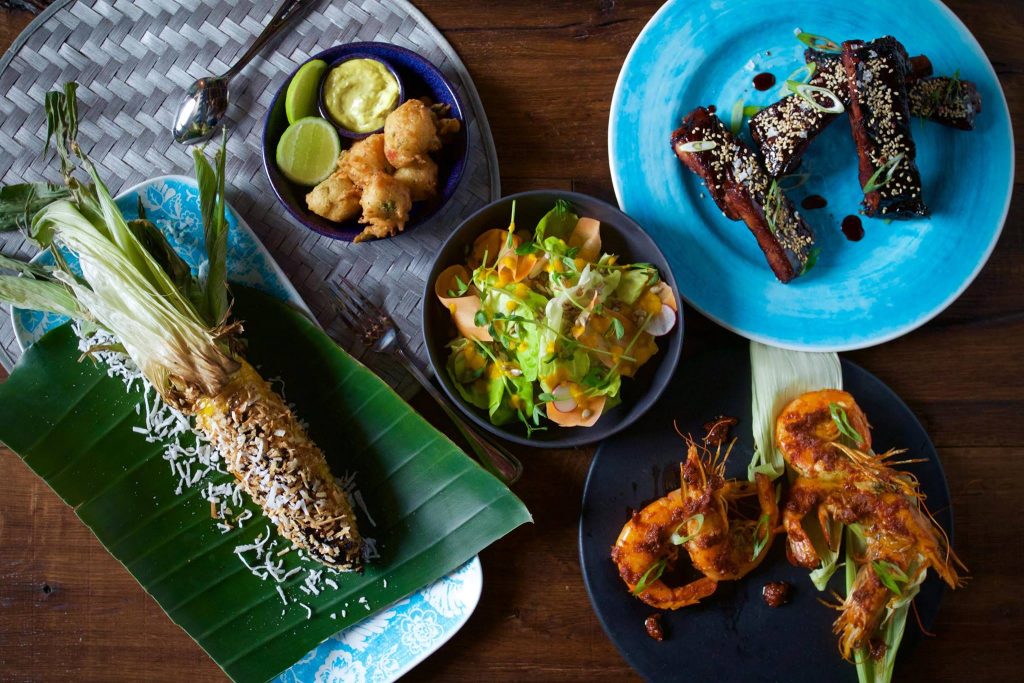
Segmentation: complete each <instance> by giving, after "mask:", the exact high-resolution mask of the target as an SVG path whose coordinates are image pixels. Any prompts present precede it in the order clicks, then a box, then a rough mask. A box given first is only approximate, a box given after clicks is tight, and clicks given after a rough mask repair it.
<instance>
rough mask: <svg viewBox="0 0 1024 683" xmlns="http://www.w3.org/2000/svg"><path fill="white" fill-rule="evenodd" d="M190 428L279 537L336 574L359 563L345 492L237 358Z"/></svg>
mask: <svg viewBox="0 0 1024 683" xmlns="http://www.w3.org/2000/svg"><path fill="white" fill-rule="evenodd" d="M196 409H197V410H196V426H197V427H198V428H199V429H200V430H201V431H202V432H203V433H204V434H205V435H206V436H207V438H209V439H210V441H211V443H213V445H214V446H215V447H216V448H217V450H218V451H219V452H220V454H221V457H223V458H224V464H225V465H226V466H227V468H228V471H229V472H231V473H232V474H234V475H235V477H237V478H238V480H239V482H240V485H241V487H242V488H243V490H245V492H246V493H248V494H249V496H251V497H252V499H253V500H254V501H255V502H256V504H257V505H259V506H260V507H261V508H263V511H264V513H265V514H266V515H267V517H269V518H270V519H271V520H272V521H273V522H274V523H275V524H276V525H277V529H278V531H279V532H280V533H281V535H282V536H284V537H285V538H287V539H288V540H289V541H291V542H292V543H294V544H295V545H297V546H299V547H300V548H302V549H303V550H305V551H306V552H307V553H308V554H309V555H310V557H312V558H313V559H316V560H318V561H319V562H322V563H324V564H325V565H327V566H329V567H332V568H334V569H338V570H341V571H355V570H359V569H361V567H362V539H361V538H360V536H359V531H358V529H357V528H356V518H355V515H354V514H353V513H352V507H351V505H350V503H349V500H348V496H347V495H346V494H345V492H344V491H342V490H341V488H340V487H339V486H338V484H337V482H335V480H334V477H333V476H332V475H331V472H330V469H329V468H328V466H327V461H326V460H325V459H324V455H323V453H322V452H321V450H320V449H319V448H318V447H317V445H316V444H315V443H313V441H312V439H310V438H309V436H308V435H307V434H306V430H305V429H304V428H303V426H302V425H301V424H300V423H299V421H298V419H297V418H296V417H295V415H294V414H293V413H292V411H291V409H289V408H288V406H287V404H285V402H284V400H283V399H282V398H281V396H280V395H278V394H277V393H276V392H275V391H274V390H273V389H272V388H271V386H270V384H269V383H268V382H266V381H265V380H264V379H263V378H262V377H260V375H259V373H258V372H256V370H255V369H254V368H253V367H252V366H251V365H249V364H248V363H246V362H244V361H242V363H241V367H240V369H239V370H238V371H237V372H236V373H235V374H234V375H232V377H231V379H230V381H229V382H228V384H227V385H226V386H225V387H224V388H223V389H222V390H221V392H220V393H219V394H218V395H216V396H214V397H212V398H200V399H199V400H198V401H197V404H196Z"/></svg>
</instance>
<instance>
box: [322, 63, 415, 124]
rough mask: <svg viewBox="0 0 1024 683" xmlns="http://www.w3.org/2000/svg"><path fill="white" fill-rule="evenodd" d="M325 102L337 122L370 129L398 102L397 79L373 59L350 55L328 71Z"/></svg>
mask: <svg viewBox="0 0 1024 683" xmlns="http://www.w3.org/2000/svg"><path fill="white" fill-rule="evenodd" d="M324 104H325V105H326V106H327V111H328V113H330V115H331V118H333V119H334V120H335V122H336V123H338V124H340V125H342V126H344V127H345V128H347V129H348V130H350V131H352V132H354V133H371V132H373V131H375V130H378V129H380V128H382V127H383V126H384V118H385V117H386V116H387V115H388V114H390V113H391V112H392V111H393V110H394V109H395V107H396V106H397V105H398V80H397V79H396V78H395V77H394V76H393V75H392V74H391V72H390V71H388V69H387V67H386V66H384V65H383V64H381V63H380V62H378V61H377V60H375V59H350V60H348V61H345V62H342V63H341V64H339V65H338V66H336V67H334V68H333V69H331V72H330V73H329V74H327V80H326V81H324Z"/></svg>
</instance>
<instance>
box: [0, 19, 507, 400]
mask: <svg viewBox="0 0 1024 683" xmlns="http://www.w3.org/2000/svg"><path fill="white" fill-rule="evenodd" d="M279 1H280V0H251V1H247V2H239V3H234V2H224V1H223V0H134V1H129V0H59V1H58V2H55V3H54V4H53V5H51V6H50V7H49V8H47V9H46V10H45V11H44V12H43V13H42V14H40V15H39V16H38V17H37V18H36V19H35V20H34V21H33V22H32V24H30V25H29V27H28V28H27V29H26V30H25V32H24V33H23V34H21V35H20V36H19V37H18V39H17V40H16V41H15V43H14V45H12V46H11V49H10V50H9V51H8V52H7V54H6V55H4V57H3V59H2V60H0V184H10V183H18V182H30V181H37V180H43V179H49V180H51V181H55V180H56V179H57V178H56V173H55V167H54V164H43V163H41V162H40V155H41V153H42V150H43V145H44V141H45V131H46V125H45V120H44V116H43V105H42V102H43V96H44V94H45V93H46V91H47V90H50V89H52V88H54V86H56V85H59V84H60V83H63V82H64V81H66V80H71V79H74V80H77V81H78V82H79V83H80V84H81V87H80V88H79V91H78V93H79V98H80V119H81V121H82V123H81V130H80V132H79V140H80V141H81V142H82V145H83V147H84V148H85V149H86V151H87V152H89V154H90V155H91V156H92V158H93V159H94V160H95V161H96V162H97V163H98V165H99V166H100V172H101V175H102V177H103V178H104V179H105V181H106V182H107V184H108V185H109V186H110V188H111V190H112V191H114V192H117V191H118V190H119V189H120V188H126V187H130V186H131V185H134V184H136V183H138V182H141V181H143V180H145V179H147V178H151V177H154V176H158V175H164V174H168V173H182V174H185V175H191V173H192V159H191V156H190V152H189V150H188V148H185V147H182V146H180V145H177V144H175V143H174V142H173V140H172V139H171V135H170V126H171V119H172V118H173V115H174V110H175V108H176V107H177V105H178V103H179V101H180V99H181V96H182V93H183V92H184V90H185V88H186V87H188V85H189V84H191V83H192V81H194V80H195V79H196V78H199V77H201V76H204V75H208V74H219V73H222V72H223V71H225V70H226V69H227V68H228V65H230V64H231V63H232V62H233V61H234V59H235V58H236V57H238V56H239V55H241V54H242V52H244V51H245V49H246V47H247V46H248V45H249V43H250V42H251V41H252V39H253V38H255V37H256V35H258V34H259V33H260V31H261V30H262V29H263V26H264V25H265V24H266V23H267V22H268V21H269V20H270V16H271V15H272V14H273V12H274V10H275V9H276V7H277V5H278V3H279ZM364 40H373V41H381V42H387V43H392V44H395V45H400V46H402V47H407V48H409V49H411V50H415V51H416V52H418V53H419V54H420V55H422V56H423V57H425V58H427V59H429V60H430V61H431V62H433V63H434V64H435V65H436V66H437V67H438V68H440V69H441V71H442V72H444V74H445V75H446V76H447V77H448V78H449V79H451V81H452V83H453V84H454V85H455V87H456V89H457V90H458V91H459V95H460V97H461V98H462V101H463V103H464V104H465V112H464V113H465V119H466V120H465V123H466V125H467V128H468V129H469V139H470V143H471V148H470V150H469V158H468V163H467V167H466V173H465V175H464V176H463V179H462V182H461V184H460V186H459V189H458V190H457V192H456V193H455V196H454V197H453V198H452V199H451V200H450V201H449V203H448V204H447V205H446V206H445V207H444V209H442V210H441V211H440V212H439V213H438V214H437V215H435V216H434V217H433V218H432V219H431V220H430V221H428V222H427V223H424V224H423V225H420V226H417V227H416V228H415V229H413V230H411V231H409V232H407V233H404V234H402V235H400V236H398V237H396V238H393V239H389V240H382V241H378V242H370V243H363V244H358V245H354V244H349V243H347V242H341V241H337V240H331V239H328V238H326V237H323V236H321V235H318V234H316V233H313V232H311V231H309V230H307V229H305V228H303V227H302V226H300V225H298V224H297V223H295V222H294V221H293V220H292V219H291V218H290V217H289V216H287V214H286V213H285V211H284V209H283V208H282V207H281V206H280V204H279V203H278V202H277V199H276V198H275V196H274V193H273V191H272V190H271V188H270V183H269V181H268V180H267V176H266V173H265V171H264V170H263V164H262V157H261V152H260V140H261V136H262V131H263V118H264V114H265V113H266V110H267V107H268V106H269V105H270V103H271V99H272V98H273V96H274V93H276V92H277V89H278V87H280V85H281V84H282V83H283V82H284V79H285V78H286V77H287V75H288V74H289V73H291V71H292V70H294V69H295V67H296V66H297V65H298V64H300V63H302V62H304V61H306V60H307V59H309V57H310V55H313V54H315V53H317V52H319V51H321V50H323V49H325V48H328V47H331V46H333V45H338V44H343V43H350V42H355V41H364ZM231 93H232V104H231V108H230V111H229V117H228V118H229V123H228V125H229V127H230V130H231V137H230V139H229V140H228V154H229V156H228V159H229V161H228V183H229V185H230V190H229V195H228V199H229V201H230V203H231V204H232V205H233V206H234V207H235V209H236V210H237V211H238V212H239V213H240V214H241V215H242V216H243V217H244V218H245V220H246V222H248V223H249V225H250V226H251V227H252V229H253V230H254V231H255V232H256V234H257V235H258V236H259V237H260V239H262V240H263V243H264V244H265V245H266V246H267V248H268V249H269V250H270V252H271V253H272V254H273V255H274V257H275V258H276V259H277V261H278V262H279V263H280V264H281V267H282V268H283V269H284V271H285V272H286V273H287V274H288V276H289V277H290V278H291V280H292V282H293V283H294V284H295V287H296V288H297V289H298V290H299V292H300V293H301V294H302V296H303V298H305V300H306V302H307V303H308V304H309V307H310V309H311V310H312V311H313V313H314V314H315V315H316V316H317V318H318V319H319V320H320V322H321V324H322V325H323V326H324V327H325V328H326V329H327V330H328V332H330V333H331V334H332V335H334V336H335V338H338V339H340V340H341V342H342V345H343V346H345V348H347V349H349V350H350V351H351V352H352V353H353V354H354V355H356V356H357V357H359V358H361V359H362V360H363V361H364V362H365V363H367V364H368V365H370V366H371V367H373V369H374V370H375V371H377V372H378V373H379V374H380V375H381V376H382V377H384V378H385V380H387V381H388V382H389V383H391V384H392V385H393V386H395V387H397V388H398V389H399V390H400V391H403V392H406V391H408V390H409V389H411V386H412V385H411V381H410V379H409V378H408V377H407V376H406V375H404V374H403V373H402V372H401V371H400V370H399V369H398V368H397V367H396V366H395V365H394V364H393V363H391V362H390V361H389V360H387V359H381V358H377V357H373V356H372V355H367V352H366V350H365V349H363V348H362V347H361V346H360V345H359V344H358V343H357V342H356V340H354V339H353V337H352V335H351V334H350V333H349V332H348V331H347V330H345V329H344V327H343V325H342V324H341V322H340V320H338V318H337V316H336V314H335V313H334V311H333V309H332V306H331V303H330V298H329V295H328V290H327V288H326V287H325V286H324V283H325V282H326V281H327V280H328V279H330V278H331V277H337V276H338V275H345V276H347V277H348V278H349V279H350V280H351V281H352V282H356V283H359V286H360V287H361V288H362V289H363V290H364V291H365V292H366V293H367V294H369V295H370V296H371V297H372V298H374V299H375V300H377V301H378V302H382V303H383V304H384V305H385V307H386V308H387V309H388V310H389V311H390V312H391V314H392V315H393V316H394V317H395V319H396V321H397V322H398V323H399V326H400V327H401V329H402V332H403V333H404V335H405V338H406V340H407V341H408V343H409V346H410V348H411V349H412V350H413V351H414V352H415V353H416V354H417V355H419V356H421V357H422V356H423V340H422V335H421V334H420V304H421V302H420V294H421V292H422V290H423V283H424V280H425V276H426V273H427V270H428V269H429V268H430V265H431V262H432V258H433V255H435V254H436V253H437V252H438V250H439V247H440V245H441V243H442V242H443V240H444V239H445V237H446V236H447V235H448V234H449V232H450V231H451V229H452V227H453V226H454V225H456V224H457V223H458V222H459V219H460V218H462V217H465V216H467V215H469V213H471V212H473V211H475V210H476V209H477V208H479V207H481V206H483V205H484V204H486V203H487V202H490V201H492V200H493V199H496V198H497V197H498V196H500V186H499V179H498V163H497V157H496V155H495V152H494V142H493V140H492V138H491V133H490V128H489V127H488V125H487V118H486V116H485V114H484V111H483V106H482V105H481V103H480V98H479V95H478V94H477V92H476V88H475V87H474V86H473V82H472V80H471V78H470V76H469V73H468V72H467V71H466V67H465V66H464V65H463V64H462V62H461V61H460V60H459V58H458V55H456V53H455V51H454V50H453V49H452V47H451V46H450V45H449V44H448V42H447V41H446V40H445V39H444V38H443V37H442V36H441V34H440V32H438V30H437V29H436V28H434V26H433V25H432V24H431V23H430V22H429V21H428V20H427V18H426V17H424V16H423V14H422V13H420V12H419V10H417V9H416V8H415V7H413V6H412V5H411V4H410V3H408V2H405V1H404V0H355V1H352V2H345V1H343V0H322V1H321V2H319V3H318V4H316V5H315V6H314V7H312V8H311V9H310V10H309V11H307V12H306V13H305V14H304V15H303V17H302V18H301V19H300V20H299V21H298V22H297V23H296V24H295V25H294V26H293V27H292V28H290V29H287V33H286V34H285V35H284V36H283V37H281V38H280V39H279V40H278V41H277V42H276V44H275V45H272V46H271V47H270V48H268V49H266V50H264V53H263V54H262V55H260V56H258V57H256V58H255V59H254V60H253V61H252V62H251V63H250V64H249V66H248V67H247V68H246V69H245V71H243V72H242V75H241V77H239V78H238V79H237V80H236V81H234V82H233V83H232V88H231ZM0 251H3V252H4V253H6V254H12V255H16V256H23V257H24V256H31V255H32V254H33V253H35V251H36V248H35V246H34V245H32V244H31V243H28V242H27V241H26V240H25V239H24V238H23V236H21V235H20V234H17V233H0ZM19 355H20V351H19V350H18V346H17V343H16V341H15V339H14V331H13V329H12V326H11V322H10V317H9V316H8V315H7V311H6V310H4V311H2V314H0V363H2V364H3V365H4V366H5V367H7V368H8V369H9V368H10V366H11V365H12V364H13V362H14V361H15V360H17V358H18V356H19Z"/></svg>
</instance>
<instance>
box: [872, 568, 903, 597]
mask: <svg viewBox="0 0 1024 683" xmlns="http://www.w3.org/2000/svg"><path fill="white" fill-rule="evenodd" d="M871 568H872V569H874V570H875V575H876V576H878V579H879V581H881V582H882V584H883V585H884V586H885V587H886V588H888V589H889V590H890V591H892V592H893V594H895V595H902V594H903V586H902V585H900V584H903V585H906V583H907V582H908V581H909V580H910V578H909V577H908V576H907V574H906V572H904V571H903V570H902V569H900V567H899V566H898V565H896V564H894V563H892V562H887V561H885V560H875V561H874V562H872V563H871Z"/></svg>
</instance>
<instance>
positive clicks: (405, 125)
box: [384, 100, 441, 168]
mask: <svg viewBox="0 0 1024 683" xmlns="http://www.w3.org/2000/svg"><path fill="white" fill-rule="evenodd" d="M439 149H441V139H440V138H439V137H438V136H437V117H436V116H435V115H434V113H433V112H432V111H431V110H430V109H429V108H428V107H427V106H426V105H425V104H423V102H421V101H420V100H407V101H406V102H405V103H404V104H402V106H400V107H399V108H398V109H396V110H394V111H393V112H391V113H390V114H388V117H387V119H385V121H384V153H385V155H386V156H387V160H388V161H389V162H390V163H391V165H392V166H394V167H395V168H402V167H404V166H409V165H411V164H415V163H417V162H423V161H424V160H426V159H429V158H430V157H429V156H428V154H429V153H430V152H436V151H437V150H439Z"/></svg>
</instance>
